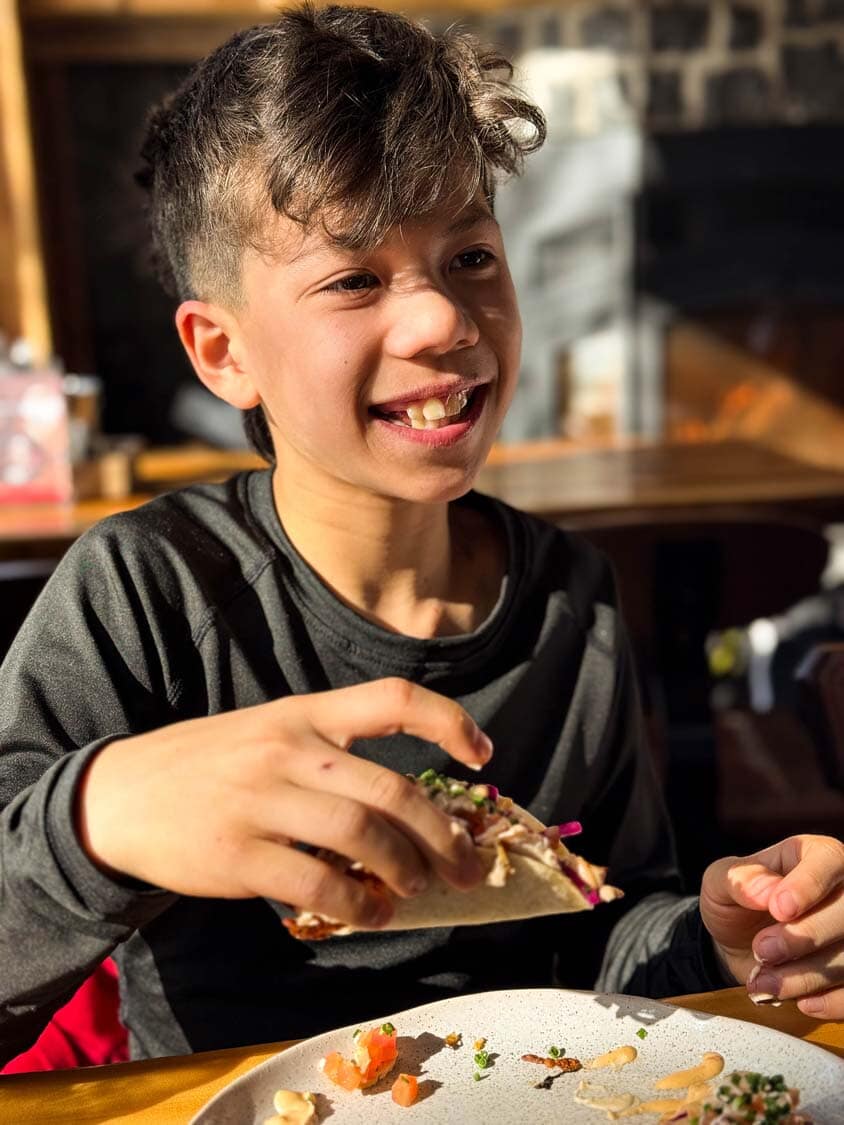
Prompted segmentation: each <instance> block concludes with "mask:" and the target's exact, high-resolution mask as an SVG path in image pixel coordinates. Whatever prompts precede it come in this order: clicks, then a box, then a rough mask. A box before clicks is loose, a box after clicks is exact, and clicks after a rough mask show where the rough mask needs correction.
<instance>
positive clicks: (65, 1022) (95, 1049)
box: [0, 958, 129, 1074]
mask: <svg viewBox="0 0 844 1125" xmlns="http://www.w3.org/2000/svg"><path fill="white" fill-rule="evenodd" d="M117 1012H118V996H117V966H116V965H115V964H114V962H113V961H112V960H111V958H109V959H108V960H107V961H104V962H103V963H102V965H100V967H99V968H98V969H97V970H96V972H95V973H94V975H93V976H91V977H89V978H88V980H86V981H85V983H84V984H83V985H82V987H81V988H80V989H79V990H78V991H77V992H76V993H75V994H74V996H73V997H72V998H71V999H70V1000H69V1001H68V1002H67V1004H65V1006H64V1007H63V1008H60V1009H59V1010H58V1011H57V1012H56V1014H55V1015H54V1016H53V1018H52V1019H51V1020H50V1022H49V1023H48V1024H47V1026H46V1027H45V1028H44V1030H43V1031H42V1032H41V1034H40V1036H39V1037H38V1040H37V1042H36V1043H35V1044H33V1046H32V1047H30V1048H29V1050H28V1051H24V1053H23V1054H22V1055H18V1056H17V1058H15V1059H12V1061H11V1062H10V1063H7V1064H6V1066H5V1067H3V1069H2V1071H0V1074H23V1073H25V1072H27V1071H33V1070H67V1069H70V1068H74V1067H79V1066H97V1065H99V1064H101V1063H114V1062H125V1061H126V1060H127V1059H128V1057H129V1047H128V1037H127V1034H126V1028H125V1027H124V1026H123V1025H122V1024H121V1022H120V1020H119V1019H118V1015H117Z"/></svg>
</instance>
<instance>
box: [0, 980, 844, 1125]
mask: <svg viewBox="0 0 844 1125" xmlns="http://www.w3.org/2000/svg"><path fill="white" fill-rule="evenodd" d="M669 1002H670V1003H673V1004H679V1005H680V1006H681V1007H684V1008H694V1009H696V1010H698V1011H702V1012H709V1013H711V1014H713V1015H720V1016H731V1017H734V1018H738V1019H743V1020H747V1021H748V1022H750V1023H755V1024H759V1025H762V1026H765V1027H772V1028H775V1029H776V1030H778V1031H785V1032H788V1033H789V1034H790V1035H796V1036H798V1037H799V1038H800V1039H803V1040H805V1041H807V1042H811V1043H816V1044H818V1045H820V1046H822V1047H825V1048H827V1049H828V1050H830V1051H833V1052H835V1053H836V1054H838V1055H840V1056H842V1057H844V1022H843V1023H818V1022H817V1021H816V1020H810V1019H809V1018H808V1017H807V1016H804V1015H802V1014H801V1013H800V1012H799V1011H798V1010H797V1008H796V1007H795V1006H794V1005H793V1004H783V1005H782V1006H781V1007H780V1008H771V1007H761V1008H757V1007H756V1006H755V1005H753V1004H752V1003H751V1002H750V1000H748V998H747V993H746V992H745V990H744V989H743V988H729V989H724V990H723V991H721V992H708V993H697V994H695V995H692V996H681V997H675V998H673V999H671V1000H670V1001H669ZM290 1045H291V1044H290V1043H274V1044H267V1045H265V1046H263V1047H240V1048H234V1049H232V1050H226V1051H208V1052H205V1053H203V1054H198V1055H191V1056H187V1057H185V1058H168V1059H154V1060H152V1061H149V1062H134V1063H121V1064H119V1065H115V1066H108V1067H95V1068H91V1069H90V1070H70V1071H54V1072H53V1073H49V1074H19V1075H8V1076H6V1077H0V1121H3V1122H8V1125H50V1123H53V1122H55V1123H56V1125H58V1123H59V1122H62V1123H64V1122H73V1123H74V1125H106V1123H108V1125H185V1123H186V1122H187V1121H189V1120H190V1118H191V1116H192V1115H193V1114H194V1113H196V1111H197V1110H198V1109H199V1108H200V1107H201V1106H203V1105H204V1104H205V1102H207V1101H208V1100H209V1098H211V1097H212V1096H213V1095H214V1094H215V1093H216V1092H217V1091H218V1090H220V1089H221V1088H222V1087H223V1086H225V1085H227V1084H228V1083H229V1082H232V1081H233V1080H234V1079H235V1078H238V1077H239V1076H240V1075H241V1074H245V1073H246V1071H247V1070H249V1069H251V1068H252V1067H254V1066H257V1065H258V1063H261V1062H263V1061H264V1060H265V1059H268V1058H269V1057H270V1056H271V1055H273V1054H275V1053H276V1052H278V1051H280V1050H284V1048H285V1047H288V1046H290ZM244 1125H246V1123H244Z"/></svg>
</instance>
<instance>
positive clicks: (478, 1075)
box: [474, 1070, 483, 1082]
mask: <svg viewBox="0 0 844 1125" xmlns="http://www.w3.org/2000/svg"><path fill="white" fill-rule="evenodd" d="M474 1078H475V1081H476V1082H480V1081H481V1079H482V1078H483V1075H482V1074H479V1073H478V1071H477V1070H476V1071H475V1074H474Z"/></svg>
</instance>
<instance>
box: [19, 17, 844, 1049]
mask: <svg viewBox="0 0 844 1125" xmlns="http://www.w3.org/2000/svg"><path fill="white" fill-rule="evenodd" d="M508 79H509V74H508V68H507V66H506V64H505V63H504V62H503V60H501V59H499V58H498V57H497V56H495V55H494V54H492V53H489V52H484V51H482V50H481V49H480V48H478V46H477V45H476V44H475V43H474V42H473V41H472V40H471V39H470V38H468V37H465V36H462V35H461V34H459V33H456V32H450V33H448V34H446V35H443V36H439V37H437V36H433V35H431V34H430V33H429V32H428V31H427V30H425V29H424V28H422V27H420V26H418V25H415V24H412V23H410V22H408V21H406V20H404V19H402V18H400V17H398V16H394V15H387V14H385V13H382V12H377V11H374V10H369V9H352V8H348V9H347V8H339V7H332V8H326V9H324V10H322V11H318V12H317V11H314V10H312V9H309V8H303V9H301V10H299V11H292V12H287V13H285V14H283V15H282V16H280V17H279V19H278V20H277V21H275V22H274V23H272V24H269V25H266V26H264V27H259V28H253V29H249V30H247V31H244V32H242V33H240V34H239V35H237V36H235V37H234V38H233V39H232V40H230V41H229V42H228V43H227V44H225V45H224V46H223V47H221V48H220V49H219V50H218V51H217V52H215V53H214V54H213V55H211V56H210V57H209V58H208V59H206V60H204V61H203V62H202V63H201V64H200V65H199V67H198V68H197V69H196V70H195V72H194V73H193V74H192V76H191V77H190V78H189V79H188V80H187V81H186V83H185V84H184V85H183V86H182V87H181V89H180V90H178V91H177V92H176V93H175V94H174V95H173V97H172V98H171V99H169V100H168V101H167V103H165V104H164V105H163V106H162V107H160V108H159V109H158V110H157V111H156V113H155V115H154V116H153V118H152V120H151V123H150V129H149V136H148V139H147V144H146V147H145V157H146V160H147V168H146V171H145V174H144V182H145V183H146V185H147V187H148V188H149V190H150V198H151V214H152V219H153V225H154V230H155V234H156V242H157V247H158V253H159V257H160V259H161V263H162V269H163V271H164V272H165V274H166V276H167V278H168V279H169V282H170V284H171V286H172V288H173V290H174V292H175V293H176V294H177V296H178V298H179V301H180V304H179V308H178V312H177V314H176V322H177V326H178V331H179V334H180V336H181V339H182V341H183V343H184V345H185V348H186V349H187V352H188V354H189V356H190V358H191V361H192V363H193V365H194V368H195V369H196V372H197V374H198V376H199V378H200V379H202V381H203V382H204V383H205V384H206V385H207V386H208V387H209V388H210V389H211V390H212V391H213V392H214V393H215V394H217V395H219V396H220V397H222V398H223V399H225V400H226V401H227V402H229V403H231V404H233V405H235V406H237V407H239V408H240V409H242V410H244V411H246V412H247V418H248V425H249V430H250V432H251V434H252V435H253V438H254V440H255V441H256V442H257V444H258V445H259V446H260V447H261V448H262V449H263V450H264V452H265V453H267V455H268V456H269V457H270V458H271V460H272V461H273V468H272V469H269V470H266V471H263V472H253V473H247V474H241V475H239V476H237V477H235V478H233V479H232V480H231V481H229V482H227V483H225V484H222V485H208V486H197V487H193V488H189V489H185V490H183V491H181V492H177V493H173V494H171V495H169V496H165V497H161V498H159V499H157V500H155V501H154V502H152V503H151V504H149V505H146V506H145V507H143V508H142V509H139V510H137V511H135V512H132V513H128V514H125V515H122V516H120V517H116V518H114V519H111V520H107V521H104V522H103V523H102V524H101V525H99V526H98V527H97V528H95V529H94V530H93V531H92V532H90V533H89V534H88V535H86V536H84V537H83V538H82V539H81V540H80V541H79V542H78V543H77V544H76V545H75V546H74V548H73V549H72V550H71V551H70V552H68V555H67V556H66V557H65V559H64V560H63V561H62V563H61V565H60V567H59V568H58V571H57V573H56V575H55V576H54V578H53V579H52V580H51V582H50V583H49V584H48V586H47V588H46V590H45V591H44V593H43V595H42V597H41V598H40V599H39V601H38V603H37V605H36V606H35V608H34V609H33V611H32V613H31V615H30V617H29V619H28V620H27V622H26V624H25V626H24V628H23V629H22V631H21V634H20V636H19V638H18V640H17V641H16V643H15V645H14V647H13V649H12V651H11V652H10V653H9V655H8V657H7V659H6V661H5V662H4V664H3V667H2V673H0V699H1V700H2V718H1V719H0V745H2V751H3V753H2V757H0V805H1V806H2V807H3V809H4V811H3V814H2V825H0V831H1V832H2V836H0V840H1V841H2V847H0V880H2V883H1V884H0V889H2V896H3V902H4V909H3V911H2V912H0V947H2V951H3V956H2V957H1V958H0V1013H2V1014H0V1044H2V1048H1V1049H0V1051H1V1053H0V1057H10V1056H12V1055H14V1054H15V1053H17V1052H18V1051H20V1050H22V1049H23V1048H24V1047H26V1046H27V1045H28V1044H29V1043H31V1042H32V1040H33V1039H34V1038H35V1036H36V1035H37V1033H38V1031H39V1029H40V1028H41V1027H42V1026H43V1025H44V1023H45V1021H46V1020H47V1019H48V1018H49V1016H50V1013H51V1012H52V1011H54V1010H55V1009H56V1007H57V1006H58V1005H59V1004H61V1003H62V1002H63V1001H64V1000H65V999H66V998H67V997H68V995H70V993H71V992H72V991H73V989H74V988H75V987H76V986H77V985H78V984H79V983H80V982H81V981H82V980H83V979H84V978H85V976H86V975H87V974H88V973H89V972H90V971H91V969H92V968H93V967H94V966H95V965H96V964H98V963H99V961H101V960H102V958H104V957H105V956H107V955H108V954H109V953H111V952H112V951H115V956H116V958H117V960H118V963H119V966H120V970H121V995H122V1015H123V1018H124V1021H125V1022H126V1024H127V1026H128V1028H129V1032H130V1044H131V1048H132V1053H133V1054H134V1055H135V1056H136V1057H141V1056H149V1055H160V1054H178V1053H182V1052H185V1051H191V1050H198V1049H208V1048H215V1047H223V1046H231V1045H236V1044H241V1043H255V1042H264V1041H271V1040H276V1039H279V1038H283V1037H300V1036H305V1035H309V1034H312V1033H314V1032H318V1031H322V1030H324V1029H326V1028H328V1027H331V1026H337V1025H340V1024H343V1023H346V1022H350V1021H357V1022H364V1021H365V1020H366V1019H367V1018H369V1017H370V1016H375V1015H377V1014H383V1012H384V1010H385V1007H388V1008H393V1009H394V1010H398V1009H400V1008H403V1007H408V1006H411V1005H413V1004H417V1003H421V1002H423V1001H425V1000H429V999H436V998H442V997H447V996H451V995H455V994H458V993H460V992H465V991H473V990H479V989H486V988H497V987H505V986H506V987H514V986H535V985H548V984H551V983H559V984H563V985H568V986H575V987H592V986H593V985H594V984H595V982H596V980H597V981H598V983H599V985H600V986H601V987H604V988H614V989H617V990H626V991H632V992H639V993H645V994H651V995H667V994H672V993H679V992H684V991H695V990H699V989H707V988H711V987H717V986H718V985H720V984H722V983H725V982H732V981H733V979H745V978H746V977H747V976H748V974H749V973H750V970H751V967H752V966H753V965H754V964H755V963H756V962H755V960H754V956H755V957H756V958H760V959H761V958H764V959H765V960H766V963H767V966H768V973H769V975H770V974H771V973H773V975H774V977H775V978H777V983H776V987H777V989H778V990H779V991H780V992H781V994H782V995H792V996H804V997H806V996H809V997H811V996H816V997H820V998H821V1001H822V1003H823V1004H824V1005H825V1012H826V1014H828V1015H831V1014H834V1013H835V1012H836V1011H838V1010H844V1005H842V990H841V988H840V981H841V978H842V970H841V969H840V967H838V961H839V960H840V958H839V950H840V949H841V948H842V944H843V943H844V911H842V906H841V903H840V898H841V894H840V887H841V884H842V880H844V860H842V855H844V849H842V847H841V845H840V844H838V843H837V842H836V841H833V840H830V839H826V838H816V837H797V838H795V839H794V840H791V841H787V842H785V843H784V844H782V845H776V846H775V847H774V848H772V849H770V850H769V851H768V852H767V853H762V854H760V855H759V856H756V857H750V858H749V859H748V860H746V861H741V862H739V861H731V860H725V861H721V862H720V863H719V864H714V865H713V866H712V867H711V868H710V869H709V871H708V872H707V875H706V879H705V881H704V888H703V893H702V898H701V901H700V904H698V900H697V899H696V898H692V897H682V896H681V895H680V894H679V888H678V879H677V873H676V867H675V862H674V856H673V850H672V845H671V838H670V830H669V828H668V824H667V819H666V815H665V812H664V809H663V806H662V802H661V798H660V794H659V790H658V787H657V783H656V780H655V778H654V774H653V770H652V768H651V763H650V759H649V756H648V752H647V749H646V747H645V745H644V742H643V739H642V731H641V722H640V716H639V710H638V703H637V698H636V691H635V685H634V681H633V675H632V670H631V665H630V659H629V655H628V651H627V645H626V641H625V637H624V632H623V629H622V628H621V625H620V623H619V619H618V613H617V610H616V605H615V596H614V591H613V584H612V580H611V576H610V573H609V570H608V567H607V565H606V563H605V561H604V560H603V559H602V558H601V557H600V556H599V555H598V554H597V552H595V551H594V550H593V549H591V548H590V547H589V546H588V545H587V544H586V543H584V542H583V541H581V540H579V539H578V538H577V537H575V536H571V535H568V534H566V533H564V532H562V531H560V530H559V529H556V528H554V527H551V526H550V525H547V524H544V523H542V522H541V521H539V520H536V519H533V518H531V517H528V516H526V515H524V514H522V513H519V512H517V511H515V510H514V509H512V508H509V507H507V506H506V505H504V504H501V503H498V502H496V501H494V500H492V499H490V498H487V497H483V496H480V495H478V494H476V493H474V492H472V491H471V486H472V482H473V480H474V478H475V475H476V473H477V471H478V469H479V468H480V466H481V464H482V463H483V460H484V458H485V456H486V454H487V452H488V450H489V448H490V445H491V443H492V441H493V439H494V437H495V434H496V432H497V430H498V428H499V426H500V423H501V420H502V418H503V416H504V412H505V411H506V408H507V405H508V403H509V401H510V398H511V396H512V393H513V387H514V383H515V379H516V374H517V369H518V362H519V318H518V312H517V307H516V301H515V297H514V293H513V288H512V284H511V281H510V278H509V274H508V271H507V264H506V257H505V253H504V248H503V246H502V243H501V236H500V232H499V230H498V227H497V224H496V222H495V219H494V215H493V209H492V203H493V197H494V181H495V177H496V175H497V174H500V173H509V172H513V171H516V170H518V167H519V164H520V161H521V157H522V155H523V153H524V152H525V151H528V150H529V149H530V148H532V147H535V146H536V145H537V144H538V143H539V142H540V141H541V139H542V135H543V125H542V120H541V117H540V115H539V114H538V112H537V111H536V110H535V109H533V108H532V107H531V106H529V105H528V104H527V103H525V102H524V101H522V100H521V99H520V98H519V96H518V94H517V93H516V92H515V91H514V90H513V89H512V88H511V87H510V85H509V83H508ZM482 732H486V733H482ZM490 738H491V740H492V741H490ZM493 744H494V746H495V753H494V755H493V753H492V747H493ZM350 748H351V749H350ZM481 766H485V767H486V772H485V773H484V774H483V777H484V779H485V780H489V781H490V782H491V783H493V784H495V785H497V786H498V787H499V788H500V789H501V790H502V791H503V792H506V793H507V794H509V795H511V796H512V797H513V798H514V799H515V800H516V801H518V802H519V803H520V804H522V805H524V806H526V807H528V808H529V809H530V810H531V812H533V813H534V814H535V815H536V816H537V817H539V818H540V819H542V820H543V821H544V822H546V823H561V822H564V821H569V820H582V821H583V822H584V825H585V833H584V836H585V838H584V840H583V845H582V849H583V852H584V854H587V855H589V857H590V859H592V860H594V861H595V862H603V863H607V864H609V866H610V869H611V878H612V880H613V882H615V883H616V884H619V885H621V886H622V887H623V888H624V889H625V892H626V895H625V898H624V900H623V902H621V903H612V904H610V905H605V906H602V907H600V908H599V909H597V910H595V911H594V912H591V913H589V914H588V915H581V916H577V917H572V916H566V917H563V918H559V917H551V918H543V919H534V920H531V921H528V922H521V923H508V924H506V925H491V926H484V927H457V928H454V929H436V930H426V931H413V932H406V933H381V932H379V927H380V926H383V925H384V923H385V922H386V921H387V917H388V913H389V908H388V907H386V905H385V902H384V900H383V898H381V897H380V896H377V895H372V894H371V893H370V892H369V891H368V890H367V888H366V887H365V886H364V885H363V884H361V883H360V882H356V881H354V880H352V879H349V878H347V877H346V876H344V875H343V874H341V873H340V872H339V871H336V870H333V869H331V868H330V867H328V866H326V865H325V864H324V863H323V862H322V861H321V860H320V859H319V858H318V857H317V856H316V855H315V854H314V852H313V849H314V848H317V847H327V848H331V849H333V850H335V851H337V852H339V853H341V854H342V855H344V856H348V857H349V858H351V859H353V860H357V861H360V862H361V863H363V864H364V865H365V866H366V867H368V868H370V869H372V870H373V871H375V872H376V874H378V875H379V876H380V877H381V878H382V879H383V880H384V881H385V882H386V883H387V884H388V885H389V886H390V887H391V888H392V889H393V890H394V891H395V892H396V893H397V894H399V895H413V894H417V893H419V892H420V890H421V889H423V888H424V886H425V884H426V882H427V881H428V880H429V879H430V877H431V875H432V873H436V874H437V875H439V876H441V877H442V878H445V879H446V880H448V881H449V882H450V883H452V884H453V885H454V886H456V887H458V888H462V889H469V888H471V887H472V886H474V885H476V883H477V881H478V880H479V878H480V871H479V868H478V865H477V860H476V858H475V856H474V854H473V849H472V846H471V843H470V841H469V839H468V836H467V835H466V834H465V833H459V832H458V833H455V832H454V831H453V829H452V824H451V822H450V821H449V820H448V819H447V818H446V817H444V816H443V815H442V814H441V813H440V812H439V810H437V809H436V808H435V807H434V806H433V805H432V804H431V803H430V802H428V801H427V799H426V798H425V797H424V796H422V795H421V794H420V793H419V792H418V790H417V789H416V787H414V786H413V785H411V784H410V783H409V782H408V781H407V780H406V779H405V778H404V777H403V776H402V775H403V774H404V773H419V772H421V771H422V770H423V769H426V768H430V767H433V768H434V769H437V770H447V771H448V772H450V773H455V774H456V775H458V776H466V775H465V773H464V771H465V769H466V768H468V767H471V768H479V767H481ZM301 843H304V844H307V845H310V846H311V847H310V848H309V849H303V848H302V847H300V846H298V845H299V844H301ZM281 904H287V905H281ZM291 906H292V907H298V908H304V909H308V910H312V911H314V912H316V913H321V914H327V915H330V916H331V917H334V918H337V919H340V920H343V921H348V922H350V923H353V924H355V925H358V926H362V927H365V928H366V930H365V932H362V933H358V934H353V935H351V936H350V937H347V938H342V939H336V940H333V941H330V942H325V943H321V944H310V945H309V944H308V943H301V942H296V941H294V940H293V939H292V938H291V937H290V936H289V935H288V934H287V933H286V931H285V929H284V927H283V926H282V925H281V924H280V921H279V914H285V913H287V912H289V909H290V907H291ZM766 940H767V941H774V940H778V941H780V942H781V943H782V948H781V949H780V950H779V951H775V950H770V951H769V950H768V948H767V947H766V946H765V945H764V942H765V941H766ZM23 950H25V951H26V952H25V954H24V953H23V952H21V951H23ZM759 979H761V980H764V976H762V977H760V978H759ZM760 987H761V986H759V985H757V990H759V988H760ZM803 1003H805V1001H803Z"/></svg>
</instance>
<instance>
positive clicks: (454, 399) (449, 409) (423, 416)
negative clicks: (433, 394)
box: [407, 391, 469, 430]
mask: <svg viewBox="0 0 844 1125" xmlns="http://www.w3.org/2000/svg"><path fill="white" fill-rule="evenodd" d="M468 401H469V395H468V393H467V392H466V391H458V392H457V394H453V395H449V396H448V398H446V400H445V401H443V400H442V399H441V398H429V399H426V400H425V402H423V403H421V404H420V403H418V402H415V403H414V404H413V405H412V406H409V407H408V408H407V416H408V418H409V419H410V424H411V426H412V427H413V429H414V430H435V429H437V428H438V427H437V423H438V422H440V421H442V419H443V418H452V417H454V415H455V414H459V413H460V412H461V410H465V408H466V403H467V402H468Z"/></svg>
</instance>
